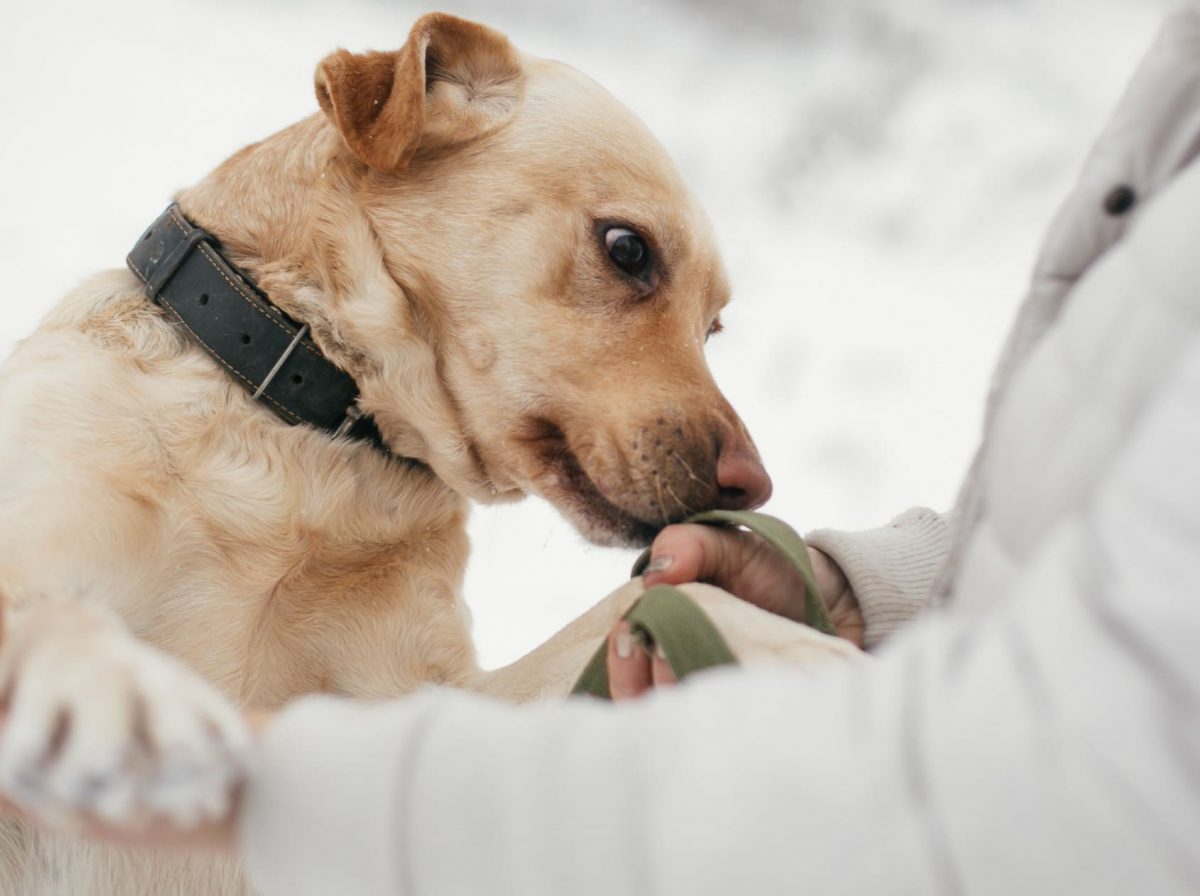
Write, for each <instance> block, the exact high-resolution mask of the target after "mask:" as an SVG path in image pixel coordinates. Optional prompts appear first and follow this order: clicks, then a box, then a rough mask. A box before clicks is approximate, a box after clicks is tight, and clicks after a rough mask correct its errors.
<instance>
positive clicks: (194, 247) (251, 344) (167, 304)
mask: <svg viewBox="0 0 1200 896" xmlns="http://www.w3.org/2000/svg"><path fill="white" fill-rule="evenodd" d="M125 261H126V263H127V264H128V265H129V268H130V270H132V271H133V272H134V273H135V274H136V275H137V276H138V277H139V278H140V279H141V281H142V283H144V284H145V285H146V294H147V295H148V296H149V297H150V299H151V301H153V302H154V303H155V304H157V305H159V306H160V307H161V308H162V309H163V310H164V311H166V312H167V314H168V315H170V316H171V317H173V318H175V320H177V321H178V322H179V324H180V325H181V326H182V327H183V328H184V329H185V330H187V332H188V333H189V335H190V336H191V338H192V339H194V340H195V341H196V342H197V343H198V344H199V345H200V346H201V347H202V348H203V349H204V350H205V351H206V352H208V354H209V355H211V356H212V358H213V359H214V360H215V361H216V362H217V363H218V364H220V365H221V366H222V367H224V368H225V370H226V371H227V372H228V373H229V375H230V376H232V377H233V378H234V379H235V380H237V381H238V382H239V383H241V384H242V385H243V386H245V388H246V391H247V392H250V393H251V395H252V396H253V397H254V399H255V400H257V401H262V402H264V403H265V404H266V405H267V407H269V408H270V409H271V410H272V411H274V412H275V413H276V414H278V415H279V416H280V417H281V418H283V419H284V420H286V421H287V422H288V423H293V424H297V423H305V424H308V425H309V426H315V427H316V428H318V429H322V430H325V431H326V432H328V433H330V434H331V435H333V436H345V437H347V438H351V439H362V440H365V441H368V442H370V443H371V444H373V445H375V446H376V447H377V448H379V449H380V450H382V451H384V452H387V453H389V454H390V452H389V451H388V448H387V446H386V445H385V444H384V442H383V438H382V436H380V434H379V430H378V428H377V427H376V426H375V421H374V420H372V419H371V418H370V417H367V416H364V415H363V414H362V413H361V412H360V411H359V410H358V404H357V401H358V386H357V385H356V384H355V382H354V380H353V378H352V377H351V376H350V375H349V374H348V373H346V372H345V371H344V370H342V369H341V368H339V367H337V366H335V365H334V364H333V362H331V361H330V360H328V359H327V358H326V357H325V356H324V355H322V354H321V351H320V349H318V348H317V346H316V344H315V343H314V342H313V341H312V339H311V338H309V336H308V327H307V325H304V324H299V323H297V322H296V321H294V320H292V319H291V318H290V317H288V316H287V315H286V314H284V313H283V312H282V311H280V310H279V309H278V308H276V307H275V306H274V305H272V304H271V303H270V301H268V299H267V297H266V296H265V295H264V294H263V293H262V292H261V291H260V290H258V288H257V287H255V286H254V284H253V282H252V281H251V280H250V278H249V277H247V276H246V275H245V274H243V273H241V272H240V271H239V270H238V269H237V268H236V267H234V266H233V265H232V264H230V263H229V262H228V261H226V260H225V258H224V257H223V256H222V255H221V250H220V243H219V242H218V241H217V240H216V238H215V237H213V236H212V235H211V234H209V233H208V232H206V231H204V230H202V229H201V228H199V227H196V226H194V225H193V224H192V223H191V222H190V221H188V219H187V218H185V217H184V216H183V212H181V211H180V210H179V206H178V205H175V204H171V205H170V206H168V207H167V210H166V211H165V212H163V213H162V214H161V215H159V216H158V219H157V220H156V221H155V222H154V223H153V224H151V225H150V226H149V228H147V229H146V232H145V233H143V234H142V236H141V238H139V239H138V241H137V245H135V246H134V247H133V250H132V251H131V252H130V253H129V257H128V258H126V259H125Z"/></svg>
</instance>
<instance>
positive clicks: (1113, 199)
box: [1104, 185, 1137, 215]
mask: <svg viewBox="0 0 1200 896" xmlns="http://www.w3.org/2000/svg"><path fill="white" fill-rule="evenodd" d="M1136 202H1137V193H1135V192H1133V188H1132V187H1127V186H1124V185H1122V186H1119V187H1113V188H1112V189H1111V190H1109V192H1108V195H1107V196H1105V197H1104V210H1105V211H1106V212H1108V213H1109V214H1110V215H1123V214H1125V213H1126V212H1127V211H1129V210H1130V209H1131V208H1133V206H1134V203H1136Z"/></svg>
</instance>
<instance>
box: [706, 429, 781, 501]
mask: <svg viewBox="0 0 1200 896" xmlns="http://www.w3.org/2000/svg"><path fill="white" fill-rule="evenodd" d="M717 485H718V486H719V491H718V494H717V505H718V506H719V507H720V508H721V509H722V510H753V509H754V508H755V507H761V506H762V505H763V504H766V503H767V499H768V498H769V497H771V477H770V476H768V475H767V471H766V470H765V469H764V468H763V465H762V461H761V460H759V459H758V452H757V451H755V450H754V448H753V446H752V445H750V444H749V442H748V441H747V440H746V439H744V438H733V439H729V440H727V441H726V442H724V443H723V444H722V445H721V453H720V456H719V457H717Z"/></svg>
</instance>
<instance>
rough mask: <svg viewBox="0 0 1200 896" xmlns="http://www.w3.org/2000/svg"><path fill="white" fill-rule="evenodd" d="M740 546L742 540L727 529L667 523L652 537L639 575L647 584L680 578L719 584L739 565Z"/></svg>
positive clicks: (679, 581)
mask: <svg viewBox="0 0 1200 896" xmlns="http://www.w3.org/2000/svg"><path fill="white" fill-rule="evenodd" d="M742 547H743V540H742V539H741V538H738V537H737V533H735V532H732V531H730V530H726V529H717V528H715V527H713V526H701V525H698V524H696V523H689V524H686V525H679V526H668V527H667V528H665V529H663V530H662V531H661V532H660V533H658V537H657V538H655V539H654V544H653V546H652V547H651V550H650V564H649V565H648V566H647V567H646V571H645V572H644V573H643V574H642V575H643V579H644V581H645V583H646V585H647V587H649V586H652V585H680V584H683V583H684V582H713V583H715V584H717V585H722V583H727V582H730V581H732V579H733V577H734V576H735V575H736V573H737V571H738V570H739V569H740V568H741V566H742V559H741V554H742Z"/></svg>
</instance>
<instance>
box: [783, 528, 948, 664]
mask: <svg viewBox="0 0 1200 896" xmlns="http://www.w3.org/2000/svg"><path fill="white" fill-rule="evenodd" d="M805 539H806V540H807V541H808V543H809V544H810V545H812V546H813V547H814V548H816V549H817V550H819V551H821V552H823V553H825V554H828V555H829V557H830V558H832V559H833V561H834V562H835V563H837V565H838V566H839V567H841V570H842V572H843V573H845V575H846V579H847V580H848V581H849V582H850V587H851V588H852V589H853V590H854V596H855V597H857V598H858V604H859V606H860V607H861V608H862V614H863V621H864V622H865V623H866V633H865V635H864V642H865V644H866V647H867V649H868V650H870V649H872V648H874V647H876V646H878V645H879V644H880V643H881V642H883V641H884V640H885V639H886V638H887V637H888V636H889V635H891V633H892V632H893V631H895V630H896V629H898V628H900V627H901V626H903V625H904V624H905V623H906V622H908V621H909V620H910V619H912V618H913V617H914V616H916V615H918V614H919V613H920V612H921V611H922V610H924V609H925V607H926V606H927V605H928V603H929V591H930V588H932V586H933V580H934V578H935V577H936V576H937V574H938V571H939V570H940V569H941V566H942V563H943V562H944V561H945V559H946V552H947V551H948V550H949V546H950V545H949V527H948V525H947V522H946V520H945V519H944V518H943V517H942V516H941V515H940V514H938V513H937V512H936V511H933V510H930V509H929V508H927V507H913V508H912V509H910V510H906V511H905V512H904V513H902V514H900V515H899V516H898V517H896V518H895V519H894V520H892V521H891V522H890V523H888V525H886V526H882V527H880V528H878V529H868V530H866V531H863V532H839V531H838V530H836V529H818V530H816V531H815V532H810V533H808V534H807V535H806V536H805Z"/></svg>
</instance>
